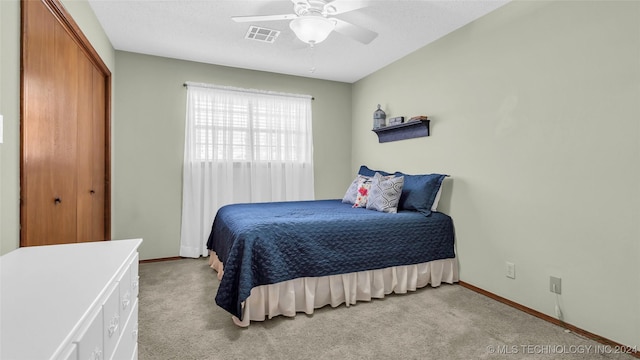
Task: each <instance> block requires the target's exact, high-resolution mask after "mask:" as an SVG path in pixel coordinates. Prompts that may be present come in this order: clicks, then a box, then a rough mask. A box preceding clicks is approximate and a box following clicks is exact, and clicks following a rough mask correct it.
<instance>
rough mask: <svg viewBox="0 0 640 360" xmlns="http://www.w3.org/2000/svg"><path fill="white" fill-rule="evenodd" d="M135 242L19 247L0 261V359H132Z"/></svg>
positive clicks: (135, 306) (135, 320) (135, 352)
mask: <svg viewBox="0 0 640 360" xmlns="http://www.w3.org/2000/svg"><path fill="white" fill-rule="evenodd" d="M141 243H142V239H133V240H113V241H100V242H90V243H78V244H65V245H50V246H34V247H23V248H19V249H17V250H14V251H12V252H10V253H8V254H6V255H4V256H2V257H0V359H2V360H22V359H25V360H41V359H42V360H44V359H56V360H57V359H63V360H71V359H73V360H110V359H113V360H130V359H137V357H138V247H139V246H140V244H141Z"/></svg>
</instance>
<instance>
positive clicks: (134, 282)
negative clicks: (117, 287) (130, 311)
mask: <svg viewBox="0 0 640 360" xmlns="http://www.w3.org/2000/svg"><path fill="white" fill-rule="evenodd" d="M139 256H140V255H138V253H136V255H135V258H134V259H133V262H132V263H131V298H132V299H133V298H137V297H138V292H139V285H140V277H139V276H138V264H139V262H140V261H139Z"/></svg>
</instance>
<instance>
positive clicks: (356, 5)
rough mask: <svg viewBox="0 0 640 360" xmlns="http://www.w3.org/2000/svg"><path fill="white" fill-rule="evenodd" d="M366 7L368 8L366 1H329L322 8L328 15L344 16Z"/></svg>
mask: <svg viewBox="0 0 640 360" xmlns="http://www.w3.org/2000/svg"><path fill="white" fill-rule="evenodd" d="M367 6H369V2H368V1H360V0H334V1H329V2H328V3H327V4H326V5H325V6H324V10H325V12H326V13H327V14H328V15H338V14H344V13H346V12H349V11H353V10H358V9H362V8H363V7H367Z"/></svg>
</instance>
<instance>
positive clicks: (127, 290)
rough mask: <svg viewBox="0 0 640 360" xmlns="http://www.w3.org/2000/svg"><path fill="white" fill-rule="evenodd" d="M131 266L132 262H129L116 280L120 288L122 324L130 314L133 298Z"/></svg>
mask: <svg viewBox="0 0 640 360" xmlns="http://www.w3.org/2000/svg"><path fill="white" fill-rule="evenodd" d="M131 266H132V264H129V266H128V267H127V271H125V273H124V274H123V275H122V278H120V280H119V281H118V287H119V288H120V303H119V304H120V305H119V306H120V318H121V319H122V323H123V325H124V322H125V321H126V320H127V319H128V318H129V314H131V308H132V307H133V303H134V300H135V297H134V296H132V290H131V288H132V284H131Z"/></svg>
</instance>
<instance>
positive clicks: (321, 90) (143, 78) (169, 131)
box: [112, 51, 353, 259]
mask: <svg viewBox="0 0 640 360" xmlns="http://www.w3.org/2000/svg"><path fill="white" fill-rule="evenodd" d="M116 68H117V69H118V74H117V76H116V77H115V87H116V89H117V95H116V98H115V103H116V105H117V106H116V110H115V119H116V120H115V121H114V124H113V129H112V131H113V133H112V134H113V150H114V157H113V159H112V160H113V177H112V180H113V187H112V189H113V191H112V204H113V205H112V206H113V211H112V229H113V232H112V237H113V238H114V239H118V238H131V237H142V238H144V242H143V244H142V246H141V248H140V257H141V258H142V259H152V258H163V257H172V256H177V255H178V253H179V246H180V222H181V208H182V162H183V156H184V128H185V115H186V89H185V88H184V86H183V84H184V82H185V81H194V82H204V83H211V84H218V85H227V86H237V87H244V88H254V89H263V90H273V91H281V92H289V93H300V94H310V95H312V96H314V98H315V100H314V101H313V140H314V171H315V196H316V199H323V198H341V197H342V196H343V195H344V191H345V190H346V188H347V186H348V184H349V183H350V181H351V177H352V176H353V171H352V169H351V168H350V152H351V145H350V143H349V142H350V139H351V124H350V121H351V84H346V83H339V82H332V81H323V80H314V79H308V78H302V77H295V76H287V75H280V74H273V73H267V72H260V71H251V70H243V69H237V68H230V67H224V66H216V65H208V64H202V63H194V62H189V61H182V60H172V59H167V58H161V57H154V56H148V55H140V54H134V53H129V52H120V51H118V52H116ZM212 221H213V219H212Z"/></svg>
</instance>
